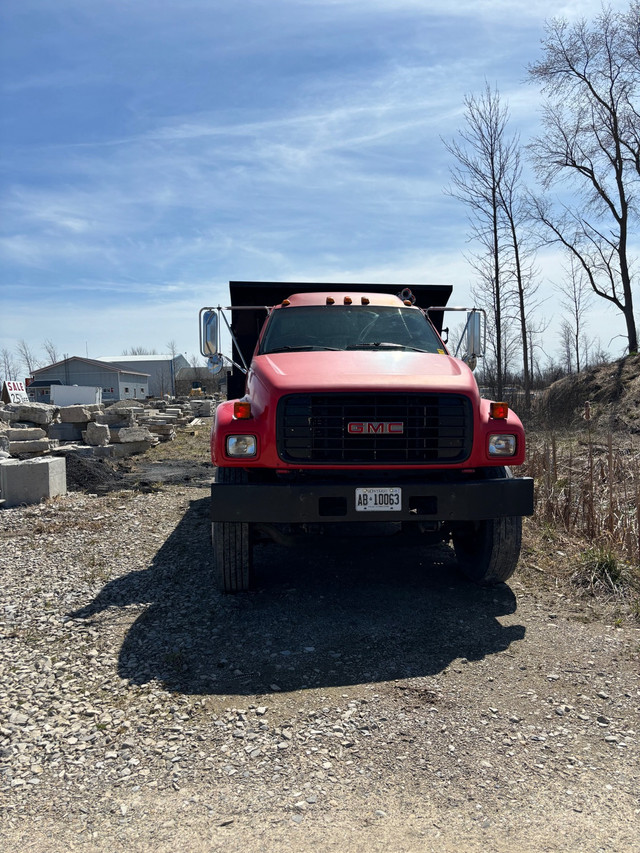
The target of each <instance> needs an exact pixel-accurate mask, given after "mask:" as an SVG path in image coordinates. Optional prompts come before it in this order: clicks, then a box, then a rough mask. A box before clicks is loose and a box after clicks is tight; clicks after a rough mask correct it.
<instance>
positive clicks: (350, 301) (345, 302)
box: [344, 296, 353, 305]
mask: <svg viewBox="0 0 640 853" xmlns="http://www.w3.org/2000/svg"><path fill="white" fill-rule="evenodd" d="M352 302H353V299H352V298H351V297H350V296H345V298H344V304H345V305H351V303H352Z"/></svg>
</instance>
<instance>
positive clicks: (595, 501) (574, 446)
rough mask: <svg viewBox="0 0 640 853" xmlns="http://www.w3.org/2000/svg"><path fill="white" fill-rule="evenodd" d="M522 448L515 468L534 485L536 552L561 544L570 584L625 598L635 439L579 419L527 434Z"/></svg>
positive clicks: (638, 555) (635, 495)
mask: <svg viewBox="0 0 640 853" xmlns="http://www.w3.org/2000/svg"><path fill="white" fill-rule="evenodd" d="M528 446H529V451H528V459H527V462H526V465H525V466H523V469H522V470H521V473H522V474H523V475H526V476H532V477H533V478H534V480H535V484H536V489H535V494H536V498H535V500H536V511H535V512H536V514H535V516H534V519H533V520H532V522H531V524H530V525H529V530H530V531H531V533H532V535H533V537H534V538H535V539H537V540H538V543H539V546H540V547H539V548H538V549H537V550H540V549H541V547H542V546H543V544H546V546H547V548H548V547H549V545H552V546H553V547H554V548H560V549H563V550H564V549H565V547H566V546H568V550H569V551H570V560H569V561H568V562H569V563H570V565H569V566H568V567H567V570H568V572H569V577H570V580H571V584H572V585H573V586H574V587H576V588H578V589H581V590H582V591H583V592H585V593H588V594H589V595H607V596H619V597H625V598H628V599H632V598H633V597H634V596H635V595H637V594H638V593H640V440H639V439H638V437H637V436H634V435H631V434H628V433H612V432H609V433H606V434H597V433H595V432H594V431H593V430H591V429H590V428H589V425H588V424H587V425H585V427H584V428H583V429H579V430H565V431H562V432H558V433H550V432H544V433H536V432H535V431H529V434H528ZM563 555H564V554H563ZM538 559H540V558H539V557H538ZM636 609H637V610H638V611H640V603H639V604H637V606H636Z"/></svg>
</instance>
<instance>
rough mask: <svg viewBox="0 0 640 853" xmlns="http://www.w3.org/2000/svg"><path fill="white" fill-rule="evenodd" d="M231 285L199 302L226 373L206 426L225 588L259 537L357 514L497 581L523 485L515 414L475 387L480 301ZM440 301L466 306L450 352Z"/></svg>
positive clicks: (513, 547) (529, 501) (525, 501)
mask: <svg viewBox="0 0 640 853" xmlns="http://www.w3.org/2000/svg"><path fill="white" fill-rule="evenodd" d="M229 291H230V305H229V306H220V305H218V306H215V307H207V308H203V309H202V310H201V311H200V350H201V352H202V354H203V355H204V356H205V357H206V358H207V359H208V364H209V369H210V370H211V371H212V372H213V373H214V374H218V373H221V372H222V371H224V370H225V369H226V370H227V373H228V376H227V400H226V401H225V402H222V403H220V404H219V405H218V407H217V409H216V412H215V417H214V421H213V426H212V431H211V460H212V462H213V464H214V466H215V467H216V475H215V481H214V482H213V483H212V486H211V530H212V541H213V562H214V573H215V578H216V583H217V585H218V587H219V589H220V590H222V591H223V592H229V593H233V592H242V591H245V590H248V589H249V588H250V587H251V583H252V555H253V548H254V546H255V545H256V544H257V543H259V542H264V541H268V540H273V541H276V542H278V543H281V544H292V543H295V542H296V541H298V540H299V538H300V537H303V536H307V537H308V536H310V535H314V534H321V533H325V534H326V533H329V534H330V535H336V531H347V530H349V528H348V527H347V525H353V524H357V525H358V526H359V527H361V526H362V524H365V525H368V526H367V527H366V530H373V529H375V530H376V532H378V531H379V530H380V529H383V530H385V531H388V532H392V533H394V534H398V535H400V536H406V537H411V539H412V541H416V543H418V547H420V545H422V546H425V547H426V546H431V545H434V544H436V543H448V544H450V545H451V546H452V547H453V550H454V552H455V557H456V560H457V564H458V567H459V569H460V570H461V572H462V574H463V575H465V576H466V577H467V578H468V579H470V580H472V581H475V582H477V583H479V584H495V583H500V582H503V581H506V580H507V579H508V578H509V577H510V576H511V575H512V574H513V572H514V571H515V568H516V565H517V563H518V558H519V555H520V545H521V538H522V517H523V516H526V515H531V514H532V513H533V481H532V480H531V479H530V478H526V477H522V478H518V477H515V476H514V475H513V469H514V468H516V467H517V466H518V465H521V464H522V463H523V461H524V456H525V436H524V430H523V427H522V423H521V422H520V419H519V418H518V417H517V415H516V414H515V413H514V412H513V411H511V409H510V408H509V406H508V405H507V404H506V403H504V402H502V401H490V400H487V399H483V398H482V397H481V396H480V392H479V390H478V385H477V383H476V381H475V378H474V375H473V372H472V370H473V368H474V367H475V365H476V362H477V359H478V358H481V357H482V355H483V350H484V346H483V343H484V334H485V329H486V325H485V324H484V323H483V316H482V312H481V311H478V310H476V309H474V308H471V309H466V308H465V309H462V308H447V302H448V300H449V298H450V296H451V291H452V288H451V287H450V286H448V285H423V284H420V285H417V284H416V285H397V284H396V285H390V284H385V285H383V284H312V283H308V282H306V283H282V282H249V281H232V282H230V283H229ZM447 311H463V312H465V314H464V315H463V316H464V317H465V319H466V323H465V326H464V333H463V335H462V339H461V346H462V350H463V351H462V353H461V357H460V358H458V357H456V356H455V355H452V354H451V353H450V351H449V350H448V348H447V343H446V341H447V338H448V334H447V330H446V329H445V330H444V331H443V319H444V316H445V313H446V312H447ZM223 335H227V336H228V338H230V341H231V355H224V354H222V352H221V340H222V336H223ZM381 522H383V523H384V524H383V525H382V528H381V527H380V523H381ZM374 523H375V524H374ZM340 525H344V526H343V527H340Z"/></svg>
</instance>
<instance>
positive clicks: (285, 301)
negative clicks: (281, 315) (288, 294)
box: [282, 299, 291, 308]
mask: <svg viewBox="0 0 640 853" xmlns="http://www.w3.org/2000/svg"><path fill="white" fill-rule="evenodd" d="M289 305H291V302H289V300H288V299H283V300H282V307H283V308H288V307H289Z"/></svg>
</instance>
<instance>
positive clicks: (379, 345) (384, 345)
mask: <svg viewBox="0 0 640 853" xmlns="http://www.w3.org/2000/svg"><path fill="white" fill-rule="evenodd" d="M347 349H406V350H411V351H412V352H425V353H428V352H429V350H426V349H420V348H419V347H412V346H410V345H409V344H394V343H392V342H391V341H375V342H372V343H361V344H352V345H351V346H348V347H347Z"/></svg>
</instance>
